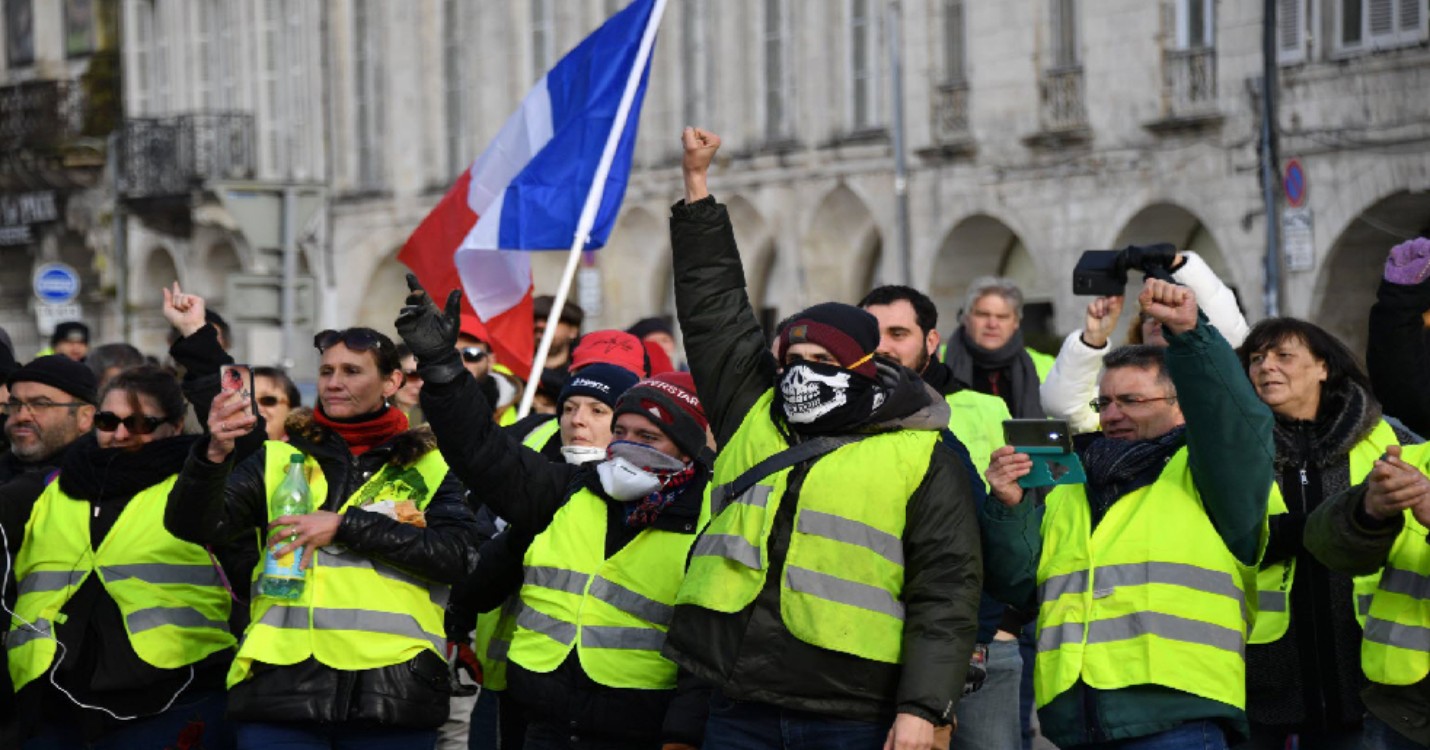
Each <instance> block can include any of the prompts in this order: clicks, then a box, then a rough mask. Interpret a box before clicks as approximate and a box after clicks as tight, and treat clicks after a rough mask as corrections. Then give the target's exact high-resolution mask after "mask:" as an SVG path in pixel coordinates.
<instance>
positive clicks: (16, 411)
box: [0, 398, 88, 417]
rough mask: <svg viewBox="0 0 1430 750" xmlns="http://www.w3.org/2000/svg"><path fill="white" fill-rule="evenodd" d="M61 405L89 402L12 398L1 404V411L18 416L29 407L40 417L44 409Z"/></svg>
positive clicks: (71, 405)
mask: <svg viewBox="0 0 1430 750" xmlns="http://www.w3.org/2000/svg"><path fill="white" fill-rule="evenodd" d="M61 406H68V407H73V406H88V404H86V403H85V402H83V401H51V400H49V399H47V398H42V399H36V400H35V401H20V400H18V399H10V400H9V401H6V402H5V403H4V404H0V413H4V414H5V416H7V417H18V416H20V412H21V411H24V410H25V409H29V410H30V413H31V414H33V415H35V416H37V417H38V416H40V412H42V411H49V410H50V409H58V408H60V407H61Z"/></svg>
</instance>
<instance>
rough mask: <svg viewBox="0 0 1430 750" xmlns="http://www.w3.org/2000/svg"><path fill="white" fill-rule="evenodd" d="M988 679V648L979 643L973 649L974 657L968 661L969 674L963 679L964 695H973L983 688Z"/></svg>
mask: <svg viewBox="0 0 1430 750" xmlns="http://www.w3.org/2000/svg"><path fill="white" fill-rule="evenodd" d="M987 679H988V646H987V645H986V644H983V643H979V644H977V645H975V646H974V647H973V656H971V657H969V659H968V674H967V675H965V676H964V678H963V694H964V695H965V696H969V695H973V694H974V693H976V692H978V691H979V689H980V688H982V687H983V682H984V681H985V680H987Z"/></svg>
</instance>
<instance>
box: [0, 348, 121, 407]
mask: <svg viewBox="0 0 1430 750" xmlns="http://www.w3.org/2000/svg"><path fill="white" fill-rule="evenodd" d="M16 383H41V384H43V385H48V386H51V387H53V388H58V389H60V390H62V391H64V392H65V393H68V394H69V395H71V396H74V397H75V398H77V399H79V400H80V401H83V402H85V403H87V404H94V405H96V406H98V405H99V393H98V389H99V385H98V383H97V382H96V381H95V379H94V372H93V371H92V370H90V369H89V365H86V364H85V363H83V362H76V361H74V360H72V359H70V358H69V357H66V356H65V355H63V354H51V355H48V356H44V357H39V358H36V359H33V360H30V362H29V364H26V365H25V366H24V367H21V368H20V369H18V370H16V371H15V372H14V373H12V374H11V375H10V378H9V380H7V381H6V384H7V385H9V386H10V387H11V388H14V386H15V384H16Z"/></svg>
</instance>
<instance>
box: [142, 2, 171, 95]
mask: <svg viewBox="0 0 1430 750" xmlns="http://www.w3.org/2000/svg"><path fill="white" fill-rule="evenodd" d="M141 4H142V3H141ZM149 4H150V5H152V6H153V9H154V12H153V15H152V16H151V18H152V19H153V21H152V29H153V35H152V36H151V37H150V41H151V44H152V47H151V49H150V55H149V68H150V71H151V73H150V76H149V85H150V91H149V93H150V100H149V111H150V112H151V113H152V114H169V111H170V109H171V108H172V107H173V103H172V102H171V100H170V99H169V78H170V76H169V60H170V59H171V58H170V52H171V50H173V45H174V43H175V41H176V37H178V34H177V33H175V32H177V31H178V28H177V24H175V23H174V15H175V13H176V12H177V11H178V8H177V7H176V6H175V5H174V0H165V1H164V2H160V1H159V0H152V2H150V3H149Z"/></svg>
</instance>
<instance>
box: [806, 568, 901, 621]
mask: <svg viewBox="0 0 1430 750" xmlns="http://www.w3.org/2000/svg"><path fill="white" fill-rule="evenodd" d="M785 582H786V583H787V584H789V588H790V591H798V592H800V593H803V594H809V595H810V596H817V597H819V598H820V599H828V600H829V601H831V602H838V603H840V604H847V605H849V606H851V607H859V608H860V609H867V610H869V611H871V612H879V613H882V614H886V615H889V616H890V617H894V618H897V619H900V620H902V619H904V603H903V602H901V601H899V600H898V599H895V598H894V595H893V594H890V593H889V592H887V591H885V590H883V589H881V588H879V587H878V586H870V585H869V584H867V583H858V582H856V581H846V580H844V579H843V578H836V577H835V576H832V575H829V574H827V573H820V572H819V571H816V570H809V569H807V568H796V567H794V566H792V565H786V566H785Z"/></svg>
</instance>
